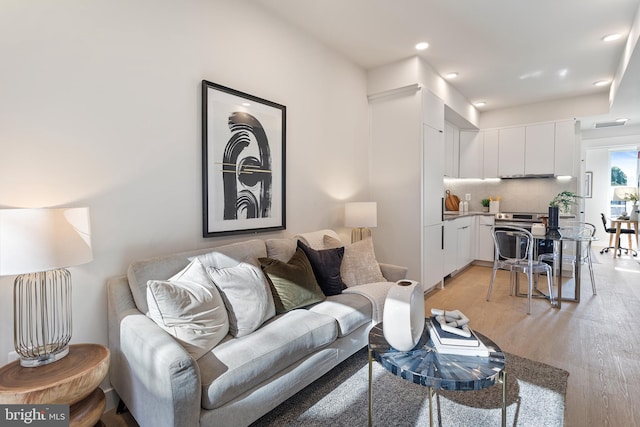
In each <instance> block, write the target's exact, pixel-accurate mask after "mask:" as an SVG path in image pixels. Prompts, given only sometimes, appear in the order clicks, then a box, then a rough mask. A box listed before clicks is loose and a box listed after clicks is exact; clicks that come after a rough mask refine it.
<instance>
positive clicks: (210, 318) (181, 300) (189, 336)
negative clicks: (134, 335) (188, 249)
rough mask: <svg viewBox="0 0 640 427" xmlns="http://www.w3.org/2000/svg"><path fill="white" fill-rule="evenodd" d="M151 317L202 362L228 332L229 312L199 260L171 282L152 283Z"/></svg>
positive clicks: (148, 295)
mask: <svg viewBox="0 0 640 427" xmlns="http://www.w3.org/2000/svg"><path fill="white" fill-rule="evenodd" d="M147 305H148V306H149V314H148V316H149V317H150V318H151V319H152V320H153V321H154V322H155V323H156V324H158V325H159V326H160V327H161V328H162V329H164V330H165V331H167V332H168V333H169V334H171V335H172V336H174V337H175V338H176V339H177V340H178V342H179V343H180V344H181V345H182V346H183V347H184V348H185V350H187V351H188V352H189V354H191V356H192V357H193V358H194V359H199V358H200V357H202V356H203V355H204V354H205V353H207V352H208V351H210V350H211V349H212V348H214V347H215V346H216V345H217V344H218V343H219V342H220V341H222V339H223V338H224V337H225V336H226V335H227V332H228V331H229V320H228V317H227V310H226V308H225V306H224V303H223V301H222V297H221V296H220V294H219V293H218V290H217V289H216V287H215V286H214V285H213V283H211V281H210V280H209V276H208V275H207V273H206V271H205V269H204V267H203V266H202V264H201V263H200V261H198V260H194V261H192V262H191V263H190V264H189V265H188V266H187V267H185V268H184V269H183V270H182V271H180V272H179V273H178V274H176V275H175V276H173V277H171V278H170V279H168V280H149V281H148V284H147Z"/></svg>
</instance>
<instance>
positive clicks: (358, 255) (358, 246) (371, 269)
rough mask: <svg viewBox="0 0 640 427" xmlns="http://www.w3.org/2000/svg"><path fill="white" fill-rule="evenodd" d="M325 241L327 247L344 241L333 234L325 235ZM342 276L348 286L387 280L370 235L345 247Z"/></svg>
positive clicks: (341, 268)
mask: <svg viewBox="0 0 640 427" xmlns="http://www.w3.org/2000/svg"><path fill="white" fill-rule="evenodd" d="M323 243H324V247H325V248H337V247H340V246H342V242H340V241H339V240H337V239H335V238H333V237H331V236H324V238H323ZM340 276H342V281H343V282H344V284H345V285H347V287H349V286H357V285H364V284H367V283H377V282H386V281H387V279H385V278H384V276H383V275H382V271H380V266H379V265H378V261H377V260H376V254H375V252H374V250H373V240H371V238H370V237H369V238H366V239H363V240H360V241H357V242H355V243H352V244H350V245H346V246H345V247H344V256H343V257H342V264H341V265H340Z"/></svg>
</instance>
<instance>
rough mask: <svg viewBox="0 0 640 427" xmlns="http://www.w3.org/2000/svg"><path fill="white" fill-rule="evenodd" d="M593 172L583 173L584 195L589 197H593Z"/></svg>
mask: <svg viewBox="0 0 640 427" xmlns="http://www.w3.org/2000/svg"><path fill="white" fill-rule="evenodd" d="M592 191H593V172H585V173H584V197H586V198H587V199H590V198H592V197H593V194H592Z"/></svg>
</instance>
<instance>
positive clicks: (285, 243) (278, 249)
mask: <svg viewBox="0 0 640 427" xmlns="http://www.w3.org/2000/svg"><path fill="white" fill-rule="evenodd" d="M296 242H297V239H293V238H290V239H267V240H265V241H264V243H265V245H266V247H267V257H268V258H273V259H277V260H278V261H282V262H288V261H289V260H290V259H291V257H292V256H293V255H294V254H295V253H296V248H297V246H296Z"/></svg>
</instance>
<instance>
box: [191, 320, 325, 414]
mask: <svg viewBox="0 0 640 427" xmlns="http://www.w3.org/2000/svg"><path fill="white" fill-rule="evenodd" d="M337 333H338V332H337V327H336V322H335V320H334V319H333V318H331V317H328V316H324V315H322V314H318V313H313V312H311V311H308V310H292V311H289V312H287V313H285V314H283V315H280V316H276V317H275V318H273V319H271V320H270V321H268V322H267V323H265V324H264V325H263V326H262V327H261V328H260V329H258V330H257V331H255V332H254V333H252V334H250V335H247V336H244V337H242V338H229V337H227V338H226V339H225V340H224V341H223V342H222V343H220V344H219V345H218V346H217V347H216V348H214V349H213V350H212V351H210V352H209V353H207V354H206V355H204V356H203V357H202V358H200V359H199V360H198V365H199V367H200V376H201V378H202V407H203V408H205V409H214V408H217V407H220V406H222V405H224V404H225V403H227V402H229V401H230V400H232V399H234V398H235V397H237V396H239V395H240V394H242V393H244V392H246V391H247V390H250V389H251V388H252V387H255V386H256V385H258V384H260V383H262V382H264V381H268V380H269V378H270V377H271V376H273V375H275V374H277V373H278V372H280V371H282V370H283V369H285V368H287V367H289V366H291V365H292V364H293V363H295V362H297V361H298V360H300V359H302V358H303V357H305V356H307V355H309V354H311V353H313V352H314V351H316V350H318V349H320V348H323V347H325V346H327V345H328V344H330V343H332V342H333V341H335V339H336V337H337Z"/></svg>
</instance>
